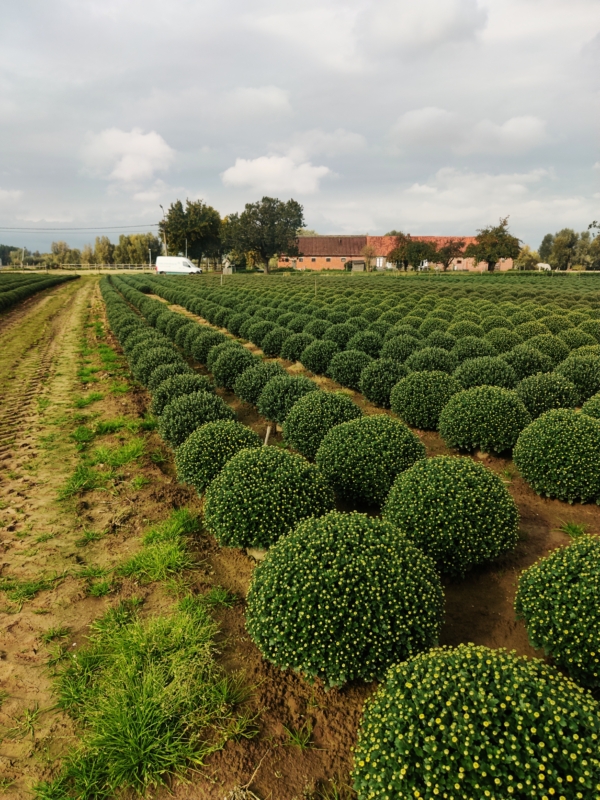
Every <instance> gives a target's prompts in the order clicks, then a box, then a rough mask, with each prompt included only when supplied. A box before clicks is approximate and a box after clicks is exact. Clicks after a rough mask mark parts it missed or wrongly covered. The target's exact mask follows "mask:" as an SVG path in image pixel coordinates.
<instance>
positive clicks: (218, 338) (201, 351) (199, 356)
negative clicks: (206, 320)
mask: <svg viewBox="0 0 600 800" xmlns="http://www.w3.org/2000/svg"><path fill="white" fill-rule="evenodd" d="M228 341H230V340H229V339H228V338H227V337H226V336H225V334H224V333H221V332H220V331H213V330H211V329H207V330H206V331H204V332H203V333H201V334H200V335H199V336H197V337H196V338H195V339H194V341H193V343H192V355H193V357H194V358H195V359H196V361H198V363H200V364H204V365H205V364H206V360H207V358H208V353H209V351H210V350H211V348H212V347H214V346H215V345H218V344H222V343H223V342H228Z"/></svg>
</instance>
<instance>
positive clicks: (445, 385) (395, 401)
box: [390, 372, 462, 430]
mask: <svg viewBox="0 0 600 800" xmlns="http://www.w3.org/2000/svg"><path fill="white" fill-rule="evenodd" d="M461 388H462V387H461V385H460V383H459V382H458V381H457V380H456V378H453V377H452V376H451V375H448V373H446V372H411V373H410V374H409V375H407V376H406V377H405V378H402V379H401V380H400V381H399V382H398V383H397V384H396V385H395V386H394V388H393V389H392V391H391V394H390V405H391V408H392V411H393V412H394V414H398V416H399V417H400V419H402V420H404V422H406V423H407V425H412V427H413V428H420V429H421V430H436V429H437V427H438V423H439V418H440V414H441V413H442V409H443V408H444V406H445V405H447V403H448V402H449V400H450V398H451V397H452V396H453V395H455V394H456V393H457V392H460V390H461Z"/></svg>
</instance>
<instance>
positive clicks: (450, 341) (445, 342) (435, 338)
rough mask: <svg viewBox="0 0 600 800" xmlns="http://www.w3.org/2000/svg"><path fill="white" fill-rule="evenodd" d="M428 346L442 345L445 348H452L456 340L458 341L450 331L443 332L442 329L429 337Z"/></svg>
mask: <svg viewBox="0 0 600 800" xmlns="http://www.w3.org/2000/svg"><path fill="white" fill-rule="evenodd" d="M425 341H426V347H442V348H443V349H444V350H448V352H449V351H450V350H452V348H453V347H454V345H455V344H456V342H457V341H458V340H457V339H455V337H454V336H452V335H451V334H449V333H443V332H442V331H433V333H430V334H429V336H428V337H427V339H426V340H425Z"/></svg>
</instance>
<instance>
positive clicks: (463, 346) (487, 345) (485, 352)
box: [452, 336, 497, 366]
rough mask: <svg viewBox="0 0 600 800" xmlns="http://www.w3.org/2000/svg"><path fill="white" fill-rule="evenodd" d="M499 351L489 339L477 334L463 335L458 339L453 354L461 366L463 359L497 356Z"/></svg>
mask: <svg viewBox="0 0 600 800" xmlns="http://www.w3.org/2000/svg"><path fill="white" fill-rule="evenodd" d="M496 354H497V351H496V350H495V349H494V346H493V345H492V344H491V342H489V341H488V340H487V339H479V338H477V337H476V336H463V338H462V339H458V341H457V342H456V344H455V345H454V347H453V348H452V355H453V356H454V358H455V360H456V363H457V365H458V366H460V365H461V364H462V363H463V361H467V360H468V359H471V358H483V357H484V356H495V355H496Z"/></svg>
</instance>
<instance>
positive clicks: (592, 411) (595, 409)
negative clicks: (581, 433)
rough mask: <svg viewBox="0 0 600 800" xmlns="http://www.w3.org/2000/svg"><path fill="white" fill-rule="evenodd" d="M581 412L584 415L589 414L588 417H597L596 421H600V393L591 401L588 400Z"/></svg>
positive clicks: (591, 398)
mask: <svg viewBox="0 0 600 800" xmlns="http://www.w3.org/2000/svg"><path fill="white" fill-rule="evenodd" d="M581 410H582V411H583V413H584V414H587V415H588V417H595V419H598V420H600V392H599V393H598V394H595V395H594V396H593V397H590V399H589V400H586V402H585V403H584V404H583V406H582V407H581Z"/></svg>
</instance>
